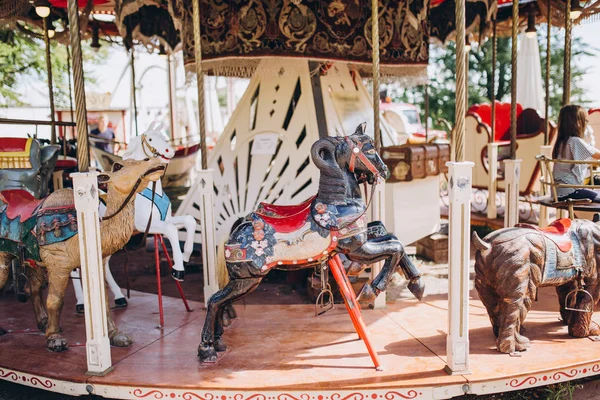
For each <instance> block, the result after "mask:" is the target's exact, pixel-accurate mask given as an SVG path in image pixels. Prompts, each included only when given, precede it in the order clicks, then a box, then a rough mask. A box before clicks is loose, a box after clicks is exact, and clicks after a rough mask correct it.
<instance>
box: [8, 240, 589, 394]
mask: <svg viewBox="0 0 600 400" xmlns="http://www.w3.org/2000/svg"><path fill="white" fill-rule="evenodd" d="M128 256H129V260H130V262H129V263H128V264H129V265H128V276H129V285H130V287H131V289H132V290H141V291H145V292H151V293H156V275H155V274H156V272H155V267H154V265H153V253H150V252H147V251H146V249H139V250H137V251H134V252H131V251H130V252H129V254H128ZM126 259H127V255H126V254H125V252H120V253H117V254H116V255H115V256H114V257H113V260H112V271H113V274H114V276H115V278H116V280H117V282H118V283H119V284H120V285H121V286H122V287H124V286H125V283H126V280H127V279H126V274H125V269H124V268H123V265H124V263H125V260H126ZM199 262H200V256H199V255H194V256H193V257H192V260H191V262H190V264H189V266H188V270H187V275H186V281H185V283H184V290H185V292H186V295H187V297H188V298H189V299H191V300H197V301H202V300H203V293H202V289H201V288H202V273H201V270H200V268H199V265H198V264H199ZM417 264H418V265H419V266H420V268H421V271H422V272H423V275H424V279H425V283H426V288H427V289H426V295H428V294H429V295H433V294H441V293H447V277H448V276H447V274H448V272H447V265H445V264H433V263H430V262H426V261H422V260H417ZM161 272H162V274H161V275H162V279H161V281H163V292H164V294H165V295H167V296H177V292H176V288H175V285H173V282H172V279H171V278H170V276H169V274H168V271H167V268H166V265H163V268H162V271H161ZM309 274H310V272H309V271H300V272H295V273H293V274H286V273H282V272H279V271H276V272H275V271H274V272H273V273H272V274H270V275H269V276H268V277H267V278H266V279H265V280H264V281H263V283H262V284H261V285H260V286H259V288H258V289H257V290H256V291H255V292H254V293H252V294H251V295H249V296H248V297H247V298H246V299H245V302H246V303H247V304H299V303H300V304H302V303H309V302H310V301H309V300H308V297H307V288H306V282H307V278H308V276H309ZM69 290H72V289H69ZM5 295H12V294H10V293H7V294H5ZM387 295H388V299H389V300H391V301H393V300H397V299H401V298H403V297H411V294H410V293H409V292H408V291H407V290H406V287H405V282H404V280H403V279H402V278H401V277H400V276H399V275H396V276H394V278H393V280H392V283H391V285H390V288H389V290H388V293H387ZM65 312H73V311H71V310H66V311H65ZM599 390H600V380H591V381H590V380H587V381H585V382H581V383H569V384H564V385H562V386H554V387H544V388H538V389H536V390H529V391H523V392H511V393H506V394H497V395H494V396H487V397H476V396H463V397H462V399H465V400H466V399H472V398H477V399H569V398H571V397H570V396H571V395H572V398H573V399H576V400H592V399H599V398H600V394H599V393H600V391H599ZM72 398H73V397H70V396H64V395H59V394H55V393H49V392H45V391H40V390H37V389H33V388H28V387H25V386H21V385H16V384H13V383H9V382H6V381H0V400H17V399H19V400H21V399H23V400H27V399H32V400H33V399H47V400H58V399H72ZM89 398H99V397H95V396H90V397H89Z"/></svg>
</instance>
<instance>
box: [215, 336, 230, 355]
mask: <svg viewBox="0 0 600 400" xmlns="http://www.w3.org/2000/svg"><path fill="white" fill-rule="evenodd" d="M215 350H216V351H218V352H223V351H225V350H227V345H226V344H225V342H224V341H223V339H221V338H218V339H215Z"/></svg>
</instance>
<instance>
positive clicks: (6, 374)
mask: <svg viewBox="0 0 600 400" xmlns="http://www.w3.org/2000/svg"><path fill="white" fill-rule="evenodd" d="M0 378H10V379H12V380H13V381H17V380H18V379H19V375H17V374H16V373H14V372H12V371H11V372H4V371H3V370H1V369H0Z"/></svg>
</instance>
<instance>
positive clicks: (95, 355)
mask: <svg viewBox="0 0 600 400" xmlns="http://www.w3.org/2000/svg"><path fill="white" fill-rule="evenodd" d="M71 176H72V177H73V187H74V193H75V208H76V210H77V229H78V232H79V235H78V236H79V251H80V252H81V283H82V286H83V295H84V298H85V301H84V310H85V333H86V339H87V340H86V344H85V346H86V354H87V366H88V372H87V373H88V375H105V374H106V373H108V372H110V371H111V370H112V361H111V357H110V340H109V338H108V326H107V321H106V315H107V310H106V292H105V287H104V268H103V265H102V245H101V243H100V220H99V216H98V173H97V172H88V173H74V174H71Z"/></svg>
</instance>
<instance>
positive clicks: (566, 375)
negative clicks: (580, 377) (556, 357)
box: [552, 369, 578, 381]
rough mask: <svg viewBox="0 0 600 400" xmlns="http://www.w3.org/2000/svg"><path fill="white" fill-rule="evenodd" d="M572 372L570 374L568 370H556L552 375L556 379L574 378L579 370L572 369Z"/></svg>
mask: <svg viewBox="0 0 600 400" xmlns="http://www.w3.org/2000/svg"><path fill="white" fill-rule="evenodd" d="M570 372H571V374H569V373H568V372H564V371H558V372H555V373H554V375H552V379H554V380H555V381H557V380H559V379H560V378H563V377H564V378H573V377H575V376H576V375H577V372H578V371H577V370H576V369H572V370H571V371H570Z"/></svg>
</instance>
